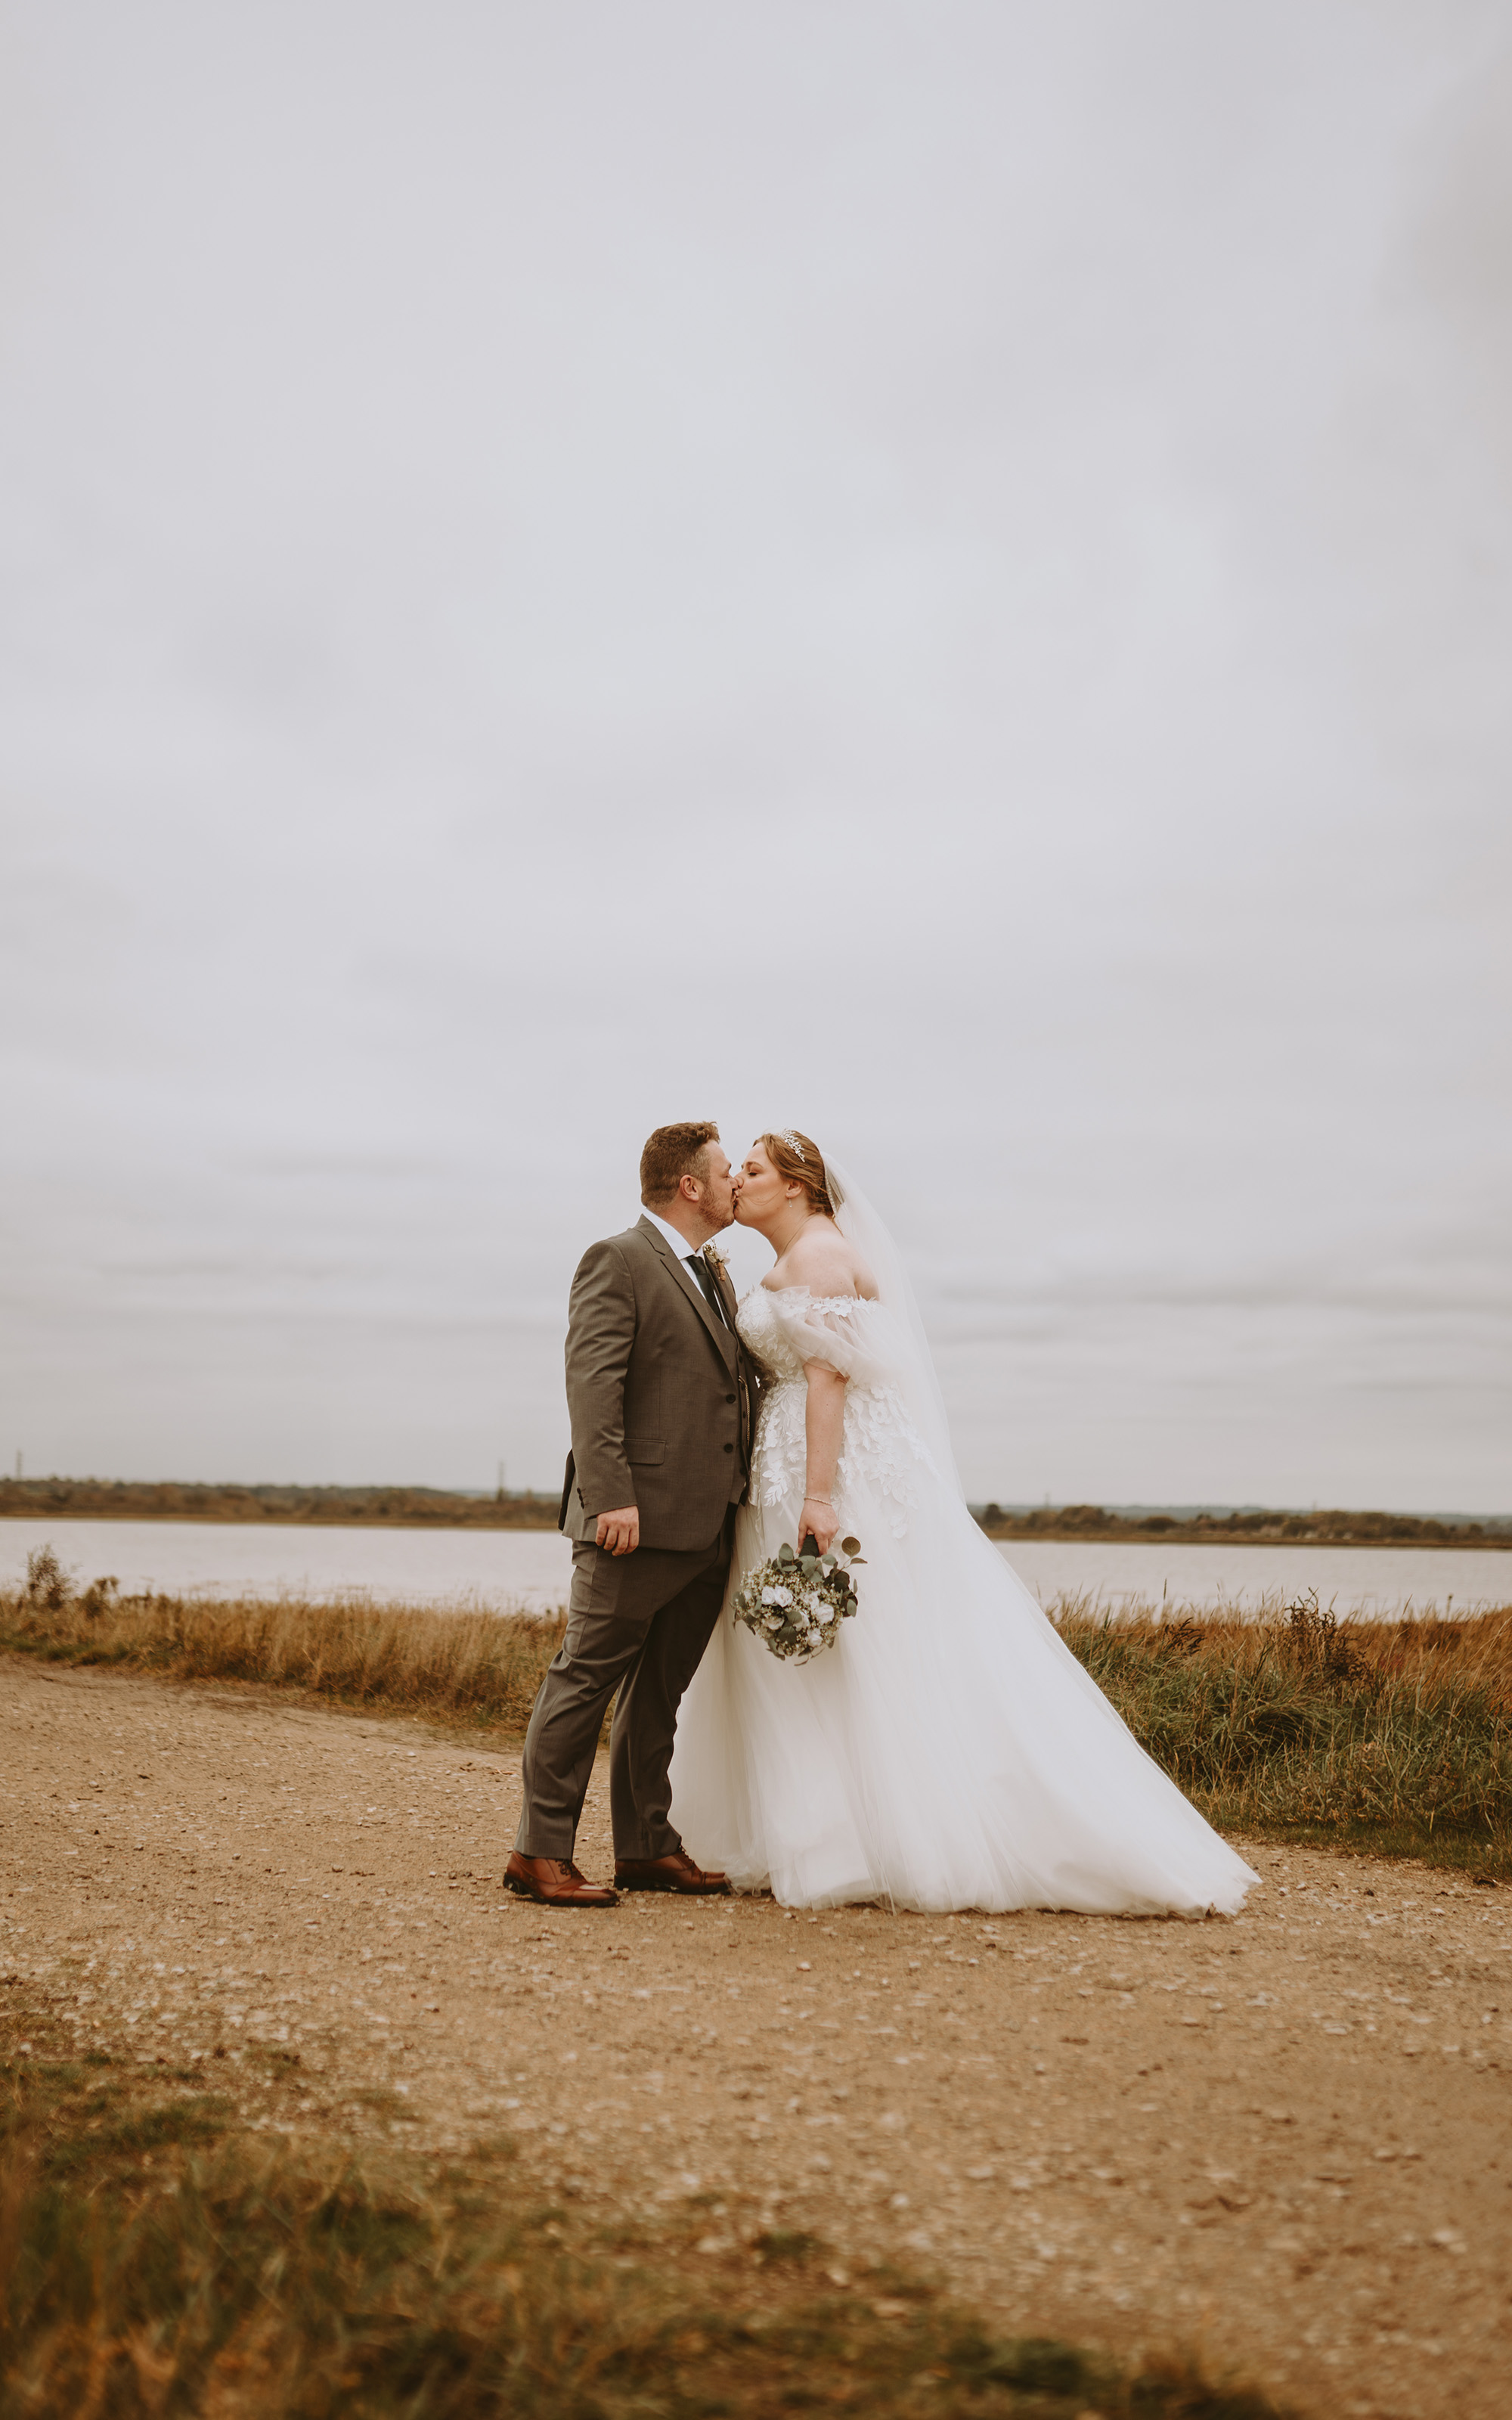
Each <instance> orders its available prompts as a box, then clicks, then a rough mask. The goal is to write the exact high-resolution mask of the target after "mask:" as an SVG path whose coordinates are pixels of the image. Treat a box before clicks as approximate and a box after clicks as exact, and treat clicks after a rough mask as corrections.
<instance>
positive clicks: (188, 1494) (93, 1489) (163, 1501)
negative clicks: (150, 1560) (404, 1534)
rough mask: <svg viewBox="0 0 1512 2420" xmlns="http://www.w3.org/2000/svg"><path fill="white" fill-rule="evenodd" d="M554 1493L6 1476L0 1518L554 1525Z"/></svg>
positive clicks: (336, 1524)
mask: <svg viewBox="0 0 1512 2420" xmlns="http://www.w3.org/2000/svg"><path fill="white" fill-rule="evenodd" d="M559 1501H560V1498H559V1497H556V1496H545V1495H536V1494H535V1493H534V1492H533V1491H532V1490H531V1489H529V1488H526V1489H523V1490H517V1491H516V1492H515V1493H513V1494H505V1493H503V1492H502V1491H499V1492H496V1493H495V1494H493V1495H491V1496H464V1495H460V1494H458V1493H456V1492H455V1491H454V1490H450V1489H447V1488H443V1487H273V1486H262V1487H243V1486H241V1485H239V1483H237V1482H236V1481H225V1482H224V1483H221V1484H196V1483H194V1482H193V1481H177V1480H156V1481H146V1480H130V1479H3V1480H0V1519H10V1520H23V1519H25V1520H34V1521H43V1520H75V1521H247V1522H258V1521H278V1522H305V1523H309V1524H312V1525H315V1526H317V1527H326V1528H349V1527H350V1528H355V1527H360V1526H362V1527H365V1526H367V1525H369V1524H377V1525H379V1526H382V1525H384V1524H387V1525H388V1526H389V1527H391V1528H404V1529H417V1528H424V1529H554V1528H556V1526H557V1507H558V1503H559Z"/></svg>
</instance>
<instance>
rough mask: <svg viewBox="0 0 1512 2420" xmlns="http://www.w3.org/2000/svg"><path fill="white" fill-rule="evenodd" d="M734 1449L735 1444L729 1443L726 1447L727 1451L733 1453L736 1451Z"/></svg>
mask: <svg viewBox="0 0 1512 2420" xmlns="http://www.w3.org/2000/svg"><path fill="white" fill-rule="evenodd" d="M734 1450H735V1449H734V1447H733V1445H727V1446H726V1447H725V1451H726V1453H733V1452H734Z"/></svg>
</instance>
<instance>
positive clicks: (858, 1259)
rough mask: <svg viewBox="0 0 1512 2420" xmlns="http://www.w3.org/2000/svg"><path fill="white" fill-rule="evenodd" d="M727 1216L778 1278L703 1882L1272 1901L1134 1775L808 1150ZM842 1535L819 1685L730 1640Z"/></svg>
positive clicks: (1165, 1793) (911, 1320)
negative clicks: (802, 1551) (792, 1553)
mask: <svg viewBox="0 0 1512 2420" xmlns="http://www.w3.org/2000/svg"><path fill="white" fill-rule="evenodd" d="M735 1217H736V1219H737V1220H738V1222H739V1223H740V1224H741V1225H742V1226H746V1227H751V1228H754V1229H755V1230H756V1232H757V1233H759V1234H762V1235H764V1237H765V1239H766V1241H767V1242H768V1243H769V1244H770V1245H771V1247H772V1249H773V1250H774V1252H775V1253H776V1255H777V1260H776V1264H775V1265H774V1267H773V1268H772V1270H771V1272H770V1274H769V1276H768V1277H767V1278H766V1279H765V1280H764V1281H763V1282H762V1284H760V1285H758V1286H754V1287H752V1289H751V1291H750V1293H749V1294H748V1295H746V1297H745V1299H744V1301H743V1302H742V1303H741V1305H740V1311H739V1325H740V1332H741V1334H742V1336H743V1337H744V1338H745V1340H746V1342H747V1343H748V1346H749V1347H750V1349H751V1351H752V1353H754V1354H755V1356H756V1357H757V1358H758V1360H759V1361H760V1362H761V1363H762V1364H763V1365H764V1373H765V1385H764V1391H763V1399H762V1406H763V1407H762V1413H761V1420H760V1425H759V1428H758V1431H757V1436H756V1443H755V1449H754V1454H753V1458H752V1466H751V1476H750V1490H749V1497H748V1501H747V1502H746V1503H745V1504H744V1505H743V1506H742V1507H741V1509H740V1512H739V1515H738V1520H737V1525H736V1530H735V1544H734V1555H733V1561H732V1566H731V1574H730V1589H729V1593H728V1594H727V1596H726V1600H725V1609H724V1612H723V1615H722V1617H721V1619H720V1621H719V1623H718V1625H717V1629H716V1631H715V1635H714V1637H713V1639H712V1640H711V1641H710V1644H709V1648H708V1652H707V1653H706V1654H705V1655H704V1657H703V1660H702V1664H701V1665H700V1667H699V1669H698V1671H697V1673H696V1674H695V1676H694V1679H693V1681H692V1683H691V1685H690V1686H689V1688H688V1691H687V1696H686V1697H685V1698H684V1699H683V1704H682V1711H681V1714H680V1716H679V1720H678V1725H677V1744H676V1748H675V1751H674V1754H673V1758H672V1766H671V1785H672V1815H673V1820H674V1821H675V1823H676V1824H677V1826H678V1828H679V1830H680V1831H682V1833H683V1834H684V1835H685V1837H686V1838H687V1839H688V1840H689V1841H690V1843H691V1844H692V1846H693V1848H694V1850H695V1852H696V1854H697V1855H698V1857H699V1859H700V1861H701V1862H702V1864H704V1865H708V1866H722V1867H724V1868H725V1869H727V1870H728V1872H729V1875H730V1880H731V1882H732V1883H733V1885H734V1886H735V1888H736V1889H743V1890H753V1889H758V1888H762V1887H764V1886H767V1885H769V1886H770V1888H771V1890H772V1892H773V1894H774V1896H775V1897H776V1898H777V1899H778V1900H780V1901H781V1902H782V1904H783V1905H784V1906H787V1907H835V1906H839V1905H841V1904H842V1903H844V1902H845V1901H847V1900H872V1899H883V1900H890V1901H891V1902H892V1903H893V1904H894V1905H896V1906H899V1907H908V1908H931V1909H946V1908H981V1909H983V1910H995V1909H1007V1908H1016V1907H1051V1908H1073V1909H1077V1910H1079V1911H1081V1912H1083V1913H1085V1914H1088V1915H1119V1914H1130V1913H1139V1914H1147V1915H1154V1914H1158V1913H1165V1912H1167V1911H1173V1910H1179V1911H1181V1912H1184V1913H1188V1914H1191V1913H1195V1912H1197V1911H1200V1910H1204V1909H1207V1908H1218V1909H1222V1910H1223V1911H1224V1912H1225V1913H1227V1914H1231V1913H1232V1912H1233V1911H1234V1910H1235V1909H1236V1908H1238V1907H1239V1906H1240V1904H1241V1903H1242V1900H1243V1898H1244V1894H1245V1892H1246V1891H1247V1890H1248V1889H1249V1888H1250V1886H1251V1885H1252V1884H1254V1883H1255V1882H1256V1881H1257V1879H1258V1878H1257V1875H1256V1874H1255V1873H1254V1872H1253V1871H1252V1870H1251V1869H1250V1868H1249V1867H1248V1866H1246V1865H1245V1864H1244V1862H1243V1860H1242V1858H1241V1857H1239V1856H1237V1855H1236V1854H1235V1853H1234V1852H1233V1850H1232V1849H1230V1848H1228V1847H1227V1844H1226V1843H1225V1842H1224V1841H1223V1840H1221V1839H1220V1838H1218V1835H1217V1834H1216V1833H1215V1832H1213V1831H1212V1830H1211V1828H1210V1827H1209V1825H1208V1824H1207V1823H1204V1822H1203V1820H1202V1818H1201V1816H1200V1815H1199V1814H1198V1813H1197V1811H1196V1808H1195V1807H1192V1806H1190V1805H1189V1804H1188V1802H1187V1801H1186V1799H1185V1798H1183V1797H1182V1795H1181V1793H1180V1791H1179V1790H1178V1789H1177V1787H1176V1785H1175V1783H1174V1782H1172V1781H1171V1780H1169V1779H1168V1778H1167V1776H1165V1774H1164V1773H1163V1772H1162V1771H1161V1769H1160V1767H1159V1766H1158V1765H1157V1764H1155V1763H1153V1762H1152V1761H1151V1760H1150V1759H1149V1757H1148V1756H1147V1755H1146V1754H1145V1752H1144V1750H1143V1748H1141V1747H1140V1746H1139V1745H1138V1743H1137V1742H1136V1741H1135V1740H1134V1736H1133V1734H1132V1733H1131V1732H1130V1731H1129V1730H1127V1729H1126V1728H1125V1726H1124V1724H1123V1723H1122V1722H1121V1721H1120V1719H1119V1716H1118V1714H1115V1713H1114V1710H1113V1708H1112V1707H1111V1706H1110V1705H1109V1703H1108V1701H1107V1699H1105V1698H1104V1697H1103V1694H1102V1692H1101V1690H1100V1689H1099V1688H1098V1687H1097V1685H1096V1683H1095V1682H1093V1681H1092V1680H1091V1679H1090V1678H1089V1676H1088V1673H1087V1672H1085V1671H1084V1670H1083V1668H1082V1667H1081V1665H1080V1664H1078V1663H1077V1661H1076V1659H1075V1657H1074V1656H1073V1655H1072V1652H1071V1651H1070V1649H1069V1648H1068V1647H1066V1646H1065V1644H1064V1643H1063V1641H1062V1640H1061V1639H1060V1637H1058V1636H1057V1632H1056V1630H1055V1628H1054V1626H1053V1624H1052V1623H1051V1622H1050V1621H1049V1620H1048V1619H1047V1617H1046V1616H1045V1615H1044V1613H1043V1612H1041V1608H1040V1606H1039V1605H1038V1604H1037V1603H1036V1602H1035V1599H1034V1598H1033V1597H1032V1596H1031V1595H1030V1593H1029V1591H1028V1590H1027V1589H1026V1587H1025V1586H1024V1584H1023V1582H1022V1581H1021V1580H1020V1579H1019V1578H1018V1576H1017V1575H1016V1574H1015V1573H1014V1572H1013V1571H1012V1570H1011V1567H1010V1565H1009V1564H1008V1563H1007V1562H1005V1561H1004V1559H1003V1558H1002V1556H1001V1555H1000V1554H999V1553H998V1551H997V1549H996V1548H995V1546H993V1545H991V1544H989V1542H988V1541H987V1539H986V1538H985V1537H984V1536H983V1535H982V1533H981V1531H980V1528H978V1526H977V1524H976V1522H975V1521H974V1520H973V1518H972V1516H971V1514H970V1512H968V1511H967V1509H966V1506H965V1503H964V1499H963V1497H962V1495H961V1490H960V1485H959V1482H958V1481H957V1479H956V1476H955V1469H954V1464H953V1461H952V1458H951V1452H950V1440H949V1429H948V1427H947V1424H946V1419H945V1407H944V1404H943V1402H942V1401H941V1398H940V1394H939V1389H938V1386H937V1384H936V1381H935V1377H934V1372H933V1363H932V1361H931V1358H930V1354H929V1347H928V1345H927V1343H926V1342H925V1339H924V1331H923V1327H922V1325H921V1323H920V1321H919V1318H918V1311H917V1310H916V1308H915V1304H914V1299H913V1293H912V1289H911V1287H910V1286H909V1283H908V1280H907V1278H906V1276H905V1275H904V1272H903V1266H902V1264H901V1262H900V1261H899V1259H898V1255H897V1253H896V1252H895V1250H894V1249H893V1248H892V1245H891V1242H890V1240H889V1238H888V1236H887V1231H886V1229H885V1228H884V1227H883V1225H882V1223H881V1221H880V1220H879V1219H878V1218H877V1217H876V1215H875V1213H874V1212H872V1210H871V1209H870V1207H869V1205H868V1204H867V1202H865V1200H864V1199H863V1197H862V1196H861V1194H860V1193H859V1191H858V1190H857V1189H856V1187H855V1186H854V1185H852V1184H851V1182H850V1180H849V1179H848V1178H846V1177H844V1176H843V1175H842V1174H841V1171H840V1170H839V1169H838V1168H837V1167H836V1165H835V1163H834V1161H833V1160H830V1161H828V1162H826V1161H825V1159H824V1158H823V1156H821V1154H820V1152H819V1150H818V1148H817V1146H816V1145H815V1144H814V1143H813V1142H811V1141H810V1138H809V1137H808V1136H807V1135H804V1134H797V1133H794V1132H792V1131H790V1130H789V1131H783V1132H779V1133H776V1134H766V1135H763V1136H762V1137H761V1139H760V1140H759V1141H757V1142H756V1143H754V1144H753V1145H752V1147H751V1151H750V1156H749V1157H748V1159H747V1160H746V1162H745V1166H744V1169H743V1171H742V1173H741V1179H740V1188H739V1191H738V1193H737V1195H736V1199H735ZM809 1534H811V1535H812V1536H813V1538H814V1539H815V1541H816V1542H817V1544H818V1545H819V1547H820V1548H821V1550H825V1549H826V1548H827V1547H828V1546H829V1545H830V1544H832V1543H833V1541H834V1540H836V1539H837V1538H842V1537H845V1536H848V1535H852V1534H854V1535H855V1536H856V1538H858V1539H859V1540H860V1542H861V1553H862V1555H863V1556H864V1557H865V1563H864V1567H863V1568H862V1569H861V1570H860V1571H859V1572H858V1573H857V1574H856V1588H857V1591H858V1594H859V1598H860V1607H859V1611H858V1612H857V1614H856V1617H855V1619H854V1620H853V1621H847V1622H846V1623H845V1624H844V1626H843V1628H842V1629H841V1634H840V1637H839V1639H838V1641H837V1643H836V1644H835V1646H834V1647H833V1648H831V1649H830V1650H828V1651H827V1652H825V1653H824V1654H821V1655H819V1656H816V1657H815V1659H814V1660H813V1661H812V1662H811V1663H808V1664H794V1663H782V1662H779V1660H778V1658H777V1657H775V1656H774V1655H772V1654H771V1653H770V1652H768V1651H767V1650H766V1649H765V1648H764V1646H763V1645H762V1644H761V1643H760V1641H759V1640H758V1639H757V1638H755V1637H753V1636H752V1635H751V1633H750V1632H749V1631H748V1630H747V1629H745V1628H744V1627H743V1626H742V1625H740V1624H739V1623H737V1622H735V1621H733V1617H732V1614H731V1609H730V1608H731V1600H732V1598H733V1594H734V1591H735V1590H736V1589H738V1587H739V1586H740V1583H741V1580H742V1578H743V1577H744V1576H745V1575H746V1574H747V1573H748V1572H749V1571H751V1570H752V1569H754V1568H755V1567H756V1566H757V1565H758V1564H761V1563H764V1562H765V1561H766V1560H767V1559H769V1558H770V1557H771V1556H773V1555H775V1554H776V1552H777V1550H778V1548H779V1545H780V1544H782V1543H783V1542H784V1541H785V1542H786V1543H787V1544H789V1545H792V1546H795V1545H797V1544H799V1542H800V1541H801V1540H802V1538H804V1537H805V1536H806V1535H809Z"/></svg>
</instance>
